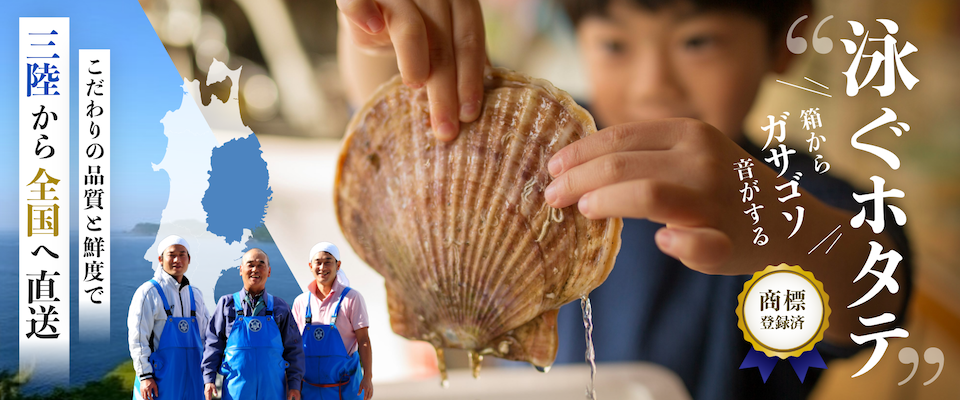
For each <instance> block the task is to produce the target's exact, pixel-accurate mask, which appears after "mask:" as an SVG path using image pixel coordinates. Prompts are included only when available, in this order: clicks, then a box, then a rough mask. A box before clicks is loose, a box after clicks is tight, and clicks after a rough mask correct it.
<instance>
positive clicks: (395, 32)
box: [383, 1, 430, 87]
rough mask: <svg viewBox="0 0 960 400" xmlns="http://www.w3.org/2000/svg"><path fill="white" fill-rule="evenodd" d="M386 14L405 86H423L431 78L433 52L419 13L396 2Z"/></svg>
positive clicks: (386, 10) (415, 8)
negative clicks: (430, 59)
mask: <svg viewBox="0 0 960 400" xmlns="http://www.w3.org/2000/svg"><path fill="white" fill-rule="evenodd" d="M383 12H384V18H385V19H386V21H387V29H388V30H389V32H390V39H391V41H392V42H393V47H394V49H396V52H397V67H398V68H399V69H400V75H401V76H402V77H403V83H404V84H406V85H407V86H410V87H420V86H422V85H423V84H424V83H425V82H426V80H427V78H428V77H429V76H430V62H429V57H428V56H429V54H430V51H429V48H428V45H427V43H428V37H427V28H426V24H425V21H424V19H423V17H422V16H421V15H420V9H419V8H417V6H416V4H413V3H411V2H409V1H397V2H395V3H393V4H392V5H391V7H390V8H386V9H384V10H383Z"/></svg>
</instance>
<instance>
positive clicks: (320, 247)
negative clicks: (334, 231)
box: [293, 242, 373, 400]
mask: <svg viewBox="0 0 960 400" xmlns="http://www.w3.org/2000/svg"><path fill="white" fill-rule="evenodd" d="M309 260H310V261H309V262H308V265H309V267H310V271H311V272H312V273H313V275H314V281H313V282H310V284H309V285H307V291H306V292H305V293H303V294H301V295H300V296H297V299H296V300H294V302H293V314H294V318H295V319H296V320H297V326H298V327H299V328H300V331H301V332H303V333H302V339H301V340H302V341H303V348H304V353H305V359H306V369H305V371H304V376H303V389H302V393H303V398H304V400H313V399H324V400H335V399H336V400H339V399H364V400H367V399H370V398H371V397H373V383H372V380H371V378H372V372H371V371H372V365H371V363H372V358H373V354H372V350H371V348H370V336H369V334H368V332H367V331H368V327H369V318H368V317H367V308H366V304H365V303H364V301H363V296H361V295H360V293H359V292H358V291H357V290H355V289H352V288H350V287H349V285H350V283H349V281H347V280H346V276H345V275H344V274H343V273H342V271H340V251H339V249H337V246H334V245H333V244H332V243H328V242H320V243H317V245H315V246H314V247H313V248H312V249H311V250H310V258H309Z"/></svg>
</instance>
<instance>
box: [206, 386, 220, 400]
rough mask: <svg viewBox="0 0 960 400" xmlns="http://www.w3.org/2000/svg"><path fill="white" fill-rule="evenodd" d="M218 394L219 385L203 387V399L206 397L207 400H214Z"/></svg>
mask: <svg viewBox="0 0 960 400" xmlns="http://www.w3.org/2000/svg"><path fill="white" fill-rule="evenodd" d="M216 393H217V385H215V384H212V383H208V384H206V385H203V397H205V398H206V399H207V400H211V399H213V396H214V394H216Z"/></svg>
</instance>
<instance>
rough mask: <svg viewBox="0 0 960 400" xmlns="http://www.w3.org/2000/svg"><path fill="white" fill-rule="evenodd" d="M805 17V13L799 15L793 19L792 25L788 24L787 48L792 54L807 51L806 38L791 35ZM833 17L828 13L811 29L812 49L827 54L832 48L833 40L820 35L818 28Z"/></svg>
mask: <svg viewBox="0 0 960 400" xmlns="http://www.w3.org/2000/svg"><path fill="white" fill-rule="evenodd" d="M805 19H807V16H806V15H802V16H800V18H797V20H796V21H793V25H790V30H788V31H787V49H788V50H790V52H791V53H793V54H802V53H803V52H804V51H807V40H806V39H804V38H802V37H793V30H794V28H796V27H797V25H798V24H799V23H800V21H803V20H805ZM831 19H833V16H832V15H830V16H828V17H826V18H824V19H822V20H820V23H819V24H817V28H816V29H814V30H813V49H814V50H816V51H817V53H820V54H827V53H829V52H830V50H833V41H832V40H830V38H826V37H820V28H821V27H823V24H824V23H825V22H827V21H829V20H831Z"/></svg>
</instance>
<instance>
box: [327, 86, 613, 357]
mask: <svg viewBox="0 0 960 400" xmlns="http://www.w3.org/2000/svg"><path fill="white" fill-rule="evenodd" d="M484 89H485V90H484V100H483V107H482V112H481V114H480V117H479V118H478V119H477V121H475V122H472V123H468V124H461V127H460V135H459V137H458V138H457V139H456V140H454V141H452V142H450V143H444V142H440V141H438V140H436V139H435V138H434V135H433V133H432V131H431V127H430V113H429V104H428V101H427V94H426V90H425V89H417V90H414V89H410V88H408V87H407V86H405V85H403V84H402V83H401V80H400V78H399V76H398V77H397V78H395V79H393V80H392V81H391V82H388V83H386V84H384V85H383V86H382V87H381V88H380V89H379V90H378V92H377V93H376V94H375V95H374V96H373V97H372V98H371V99H370V100H369V101H368V102H367V104H366V105H365V106H364V107H363V108H362V109H360V111H359V112H358V113H357V114H356V115H355V116H354V117H353V120H352V121H351V123H350V126H349V127H348V130H347V136H346V138H345V140H344V144H343V149H342V152H341V154H340V161H339V164H338V170H337V179H336V187H335V203H336V206H337V217H338V220H339V222H340V226H341V228H342V229H343V232H344V235H345V236H346V238H347V240H348V241H349V242H350V245H351V246H352V247H353V249H354V250H355V251H356V252H357V254H358V255H359V256H360V257H361V258H362V259H363V260H364V261H366V262H367V263H368V264H369V265H370V266H371V267H373V268H374V269H375V270H376V271H377V272H379V273H380V274H381V275H383V277H384V278H385V285H386V289H387V305H388V309H389V312H390V323H391V325H392V327H393V331H394V332H396V333H397V334H399V335H401V336H404V337H406V338H409V339H418V340H424V341H427V342H430V343H431V344H433V345H434V346H435V347H436V348H437V349H438V355H440V356H441V359H440V363H441V365H443V359H442V348H459V349H466V350H470V351H471V361H472V362H473V363H475V371H476V369H478V368H479V355H483V354H492V355H494V356H497V357H501V358H505V359H510V360H522V361H528V362H530V363H531V364H533V365H535V366H538V367H548V366H550V365H551V364H553V361H554V359H555V358H556V352H557V311H558V309H559V308H560V306H561V305H563V304H565V303H568V302H570V301H573V300H576V299H579V298H581V297H583V296H586V295H587V294H588V293H589V292H590V291H591V290H593V289H594V288H596V287H597V286H599V285H600V284H601V283H602V282H603V281H604V279H606V277H607V275H608V274H609V273H610V270H611V269H612V268H613V263H614V259H615V258H616V255H617V252H618V251H619V249H620V230H621V228H622V226H623V223H622V221H621V220H620V219H606V220H596V221H592V220H589V219H587V218H586V217H584V216H583V215H581V214H580V212H579V211H577V209H576V205H573V206H570V207H567V208H563V209H553V208H551V207H550V206H549V205H547V204H546V202H545V201H544V197H543V191H544V189H545V188H546V186H547V184H549V183H550V181H551V179H552V178H551V177H550V174H549V173H548V172H547V167H546V164H547V162H548V161H549V160H550V157H551V156H553V154H554V153H556V152H557V151H558V150H560V149H561V148H563V147H564V146H566V145H568V144H570V143H572V142H573V141H576V140H578V139H580V138H582V137H585V136H586V135H589V134H592V133H594V132H596V125H595V123H594V121H593V117H592V116H590V114H589V113H587V112H586V110H584V109H583V108H581V107H580V106H578V105H577V104H576V103H575V102H574V101H573V99H572V98H570V96H569V95H568V94H567V93H565V92H563V91H561V90H559V89H557V88H555V87H554V86H553V85H551V84H550V83H549V82H547V81H544V80H540V79H532V78H530V77H527V76H525V75H522V74H519V73H516V72H512V71H508V70H505V69H496V68H495V69H492V70H488V73H487V75H486V76H485V79H484Z"/></svg>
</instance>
